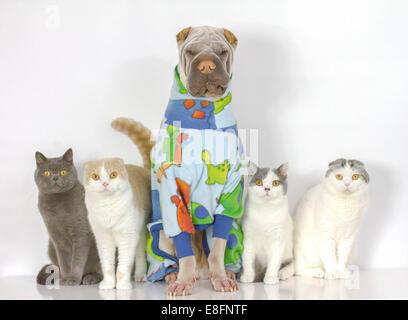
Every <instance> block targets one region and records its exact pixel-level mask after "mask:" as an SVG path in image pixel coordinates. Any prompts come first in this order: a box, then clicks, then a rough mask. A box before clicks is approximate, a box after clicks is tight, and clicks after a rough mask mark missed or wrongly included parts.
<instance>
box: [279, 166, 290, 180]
mask: <svg viewBox="0 0 408 320" xmlns="http://www.w3.org/2000/svg"><path fill="white" fill-rule="evenodd" d="M288 170H289V163H287V162H286V163H284V164H282V165H281V166H280V167H279V168H278V172H279V175H281V176H282V177H284V178H286V177H287V176H288Z"/></svg>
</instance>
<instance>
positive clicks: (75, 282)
mask: <svg viewBox="0 0 408 320" xmlns="http://www.w3.org/2000/svg"><path fill="white" fill-rule="evenodd" d="M60 284H61V285H62V286H79V285H80V284H81V279H80V278H76V277H74V276H69V277H65V278H63V279H62V281H61V283H60Z"/></svg>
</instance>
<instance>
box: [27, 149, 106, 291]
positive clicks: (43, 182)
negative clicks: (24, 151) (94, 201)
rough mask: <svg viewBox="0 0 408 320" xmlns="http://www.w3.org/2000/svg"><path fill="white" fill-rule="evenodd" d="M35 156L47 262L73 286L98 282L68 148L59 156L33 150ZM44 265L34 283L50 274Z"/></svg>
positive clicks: (43, 281) (92, 244) (81, 190)
mask: <svg viewBox="0 0 408 320" xmlns="http://www.w3.org/2000/svg"><path fill="white" fill-rule="evenodd" d="M35 159H36V162H37V169H36V170H35V173H34V178H35V182H36V184H37V187H38V190H39V196H38V209H39V210H40V212H41V216H42V218H43V220H44V223H45V226H46V227H47V230H48V234H49V236H50V241H49V244H48V255H49V257H50V259H51V263H52V264H54V265H56V266H58V267H59V270H60V276H61V279H60V284H61V285H67V286H74V285H79V284H81V283H82V284H85V285H90V284H95V283H98V282H100V281H101V280H102V272H101V267H100V262H99V257H98V252H97V249H96V244H95V239H94V236H93V234H92V231H91V228H90V225H89V222H88V212H87V210H86V206H85V202H84V194H85V191H84V187H83V186H82V184H81V183H80V182H79V181H78V176H77V171H76V169H75V166H74V163H73V154H72V150H71V149H69V150H67V151H66V152H65V153H64V155H63V156H62V157H59V158H46V157H45V156H44V155H43V154H42V153H40V152H37V153H36V154H35ZM48 266H49V265H45V266H44V267H43V268H42V269H41V271H40V272H39V273H38V276H37V283H38V284H46V280H47V278H48V277H49V276H50V273H47V269H48V268H47V267H48Z"/></svg>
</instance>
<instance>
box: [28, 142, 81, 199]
mask: <svg viewBox="0 0 408 320" xmlns="http://www.w3.org/2000/svg"><path fill="white" fill-rule="evenodd" d="M35 160H36V162H37V169H36V170H35V173H34V179H35V183H36V184H37V187H38V190H40V192H42V193H46V194H53V193H61V192H65V191H68V190H70V189H71V188H73V187H74V186H75V184H76V183H77V182H78V175H77V171H76V169H75V166H74V163H73V154H72V150H71V149H68V150H67V151H66V152H65V153H64V155H63V156H62V157H59V158H47V157H45V156H44V155H43V154H42V153H41V152H36V154H35Z"/></svg>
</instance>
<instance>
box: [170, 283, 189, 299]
mask: <svg viewBox="0 0 408 320" xmlns="http://www.w3.org/2000/svg"><path fill="white" fill-rule="evenodd" d="M193 287H194V281H193V282H187V283H184V282H178V281H175V282H173V283H172V284H170V285H169V286H168V287H167V295H168V296H189V295H192V294H193Z"/></svg>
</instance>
